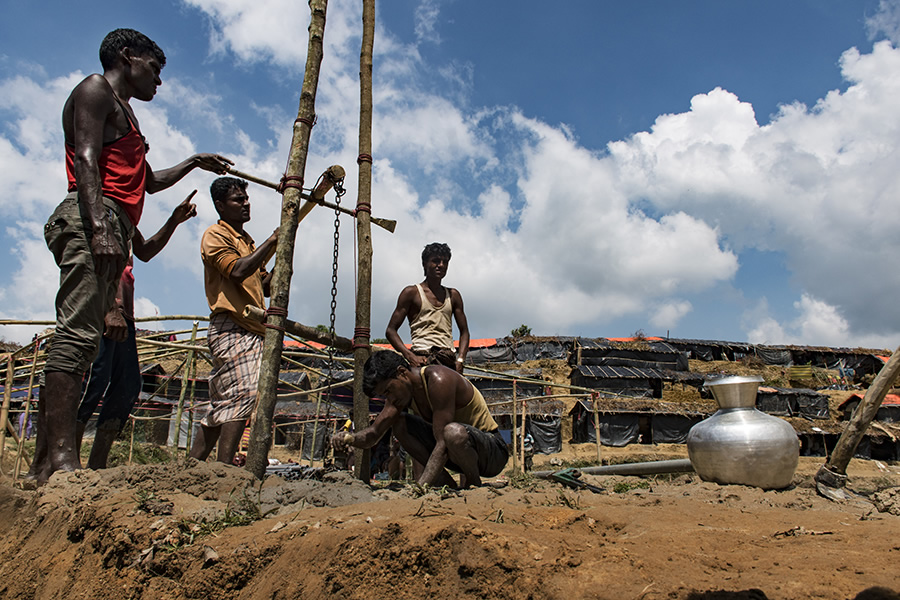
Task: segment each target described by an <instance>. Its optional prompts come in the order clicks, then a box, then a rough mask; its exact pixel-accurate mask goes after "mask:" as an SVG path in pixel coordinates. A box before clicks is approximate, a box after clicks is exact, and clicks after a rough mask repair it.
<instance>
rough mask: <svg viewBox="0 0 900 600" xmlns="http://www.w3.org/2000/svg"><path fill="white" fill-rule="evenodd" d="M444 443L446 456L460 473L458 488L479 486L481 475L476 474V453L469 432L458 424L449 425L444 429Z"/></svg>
mask: <svg viewBox="0 0 900 600" xmlns="http://www.w3.org/2000/svg"><path fill="white" fill-rule="evenodd" d="M444 442H445V443H446V444H447V455H448V457H449V458H450V460H452V461H453V462H454V463H456V466H457V467H459V468H460V470H461V471H462V477H461V478H460V487H463V488H465V487H469V486H479V485H481V474H480V473H479V472H478V452H476V451H475V445H474V444H472V440H471V438H469V432H468V431H466V428H465V427H463V426H462V425H460V424H459V423H449V424H448V425H447V426H446V427H445V428H444Z"/></svg>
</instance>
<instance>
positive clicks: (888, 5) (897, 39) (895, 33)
mask: <svg viewBox="0 0 900 600" xmlns="http://www.w3.org/2000/svg"><path fill="white" fill-rule="evenodd" d="M866 29H867V30H868V32H869V39H877V38H878V37H879V36H880V35H884V36H885V37H886V38H887V39H889V40H891V41H892V42H893V43H894V45H895V46H896V45H900V1H898V0H881V1H880V2H879V3H878V10H877V11H876V12H875V14H873V15H872V16H870V17H869V18H867V19H866Z"/></svg>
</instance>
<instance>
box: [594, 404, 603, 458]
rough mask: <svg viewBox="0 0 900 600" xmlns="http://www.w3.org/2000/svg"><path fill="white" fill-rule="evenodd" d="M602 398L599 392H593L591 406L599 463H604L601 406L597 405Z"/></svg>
mask: <svg viewBox="0 0 900 600" xmlns="http://www.w3.org/2000/svg"><path fill="white" fill-rule="evenodd" d="M599 399H600V396H599V394H596V393H595V394H593V395H592V396H591V406H592V407H593V409H594V441H595V442H597V464H598V465H601V464H603V459H602V458H601V457H600V446H601V444H600V414H599V407H598V406H597V401H598V400H599Z"/></svg>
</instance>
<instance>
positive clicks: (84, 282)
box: [44, 192, 134, 374]
mask: <svg viewBox="0 0 900 600" xmlns="http://www.w3.org/2000/svg"><path fill="white" fill-rule="evenodd" d="M103 206H104V208H105V209H106V210H107V212H108V213H109V220H110V223H112V224H113V228H114V231H115V235H116V239H117V241H118V242H119V246H120V249H121V251H122V256H123V258H122V264H123V265H124V264H125V258H126V257H127V256H128V253H129V250H130V245H131V236H132V234H133V232H134V227H133V226H132V225H131V221H129V220H128V217H127V216H126V215H125V213H124V211H122V208H121V207H120V206H119V205H118V204H116V203H115V202H113V201H112V200H109V199H108V198H104V199H103ZM92 236H93V229H92V228H91V222H90V218H89V217H88V216H87V212H86V209H85V208H84V207H83V206H82V205H81V203H80V202H79V201H78V195H77V193H75V192H72V193H71V194H69V195H68V196H66V199H65V200H63V201H62V202H61V203H60V205H59V206H57V207H56V210H55V211H53V214H52V215H51V216H50V219H49V220H48V221H47V224H46V225H45V226H44V240H45V241H46V242H47V248H49V249H50V251H51V252H52V253H53V258H54V259H55V260H56V264H57V266H58V267H59V292H57V294H56V331H55V333H54V335H53V341H52V342H51V343H50V348H49V350H48V351H47V363H46V365H45V366H44V370H45V371H62V372H65V373H79V374H80V373H84V372H85V371H86V370H87V369H88V367H90V365H91V363H92V362H93V360H94V357H96V356H97V351H98V349H99V347H100V339H101V338H102V337H103V318H104V317H105V316H106V313H107V311H108V310H109V309H110V307H112V305H113V303H114V302H115V300H116V291H117V290H118V289H119V278H120V277H121V275H122V273H115V274H111V275H110V278H109V279H103V280H101V279H99V278H98V277H97V274H96V272H95V270H94V255H93V254H92V253H91V237H92Z"/></svg>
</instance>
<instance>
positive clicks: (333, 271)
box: [328, 179, 347, 384]
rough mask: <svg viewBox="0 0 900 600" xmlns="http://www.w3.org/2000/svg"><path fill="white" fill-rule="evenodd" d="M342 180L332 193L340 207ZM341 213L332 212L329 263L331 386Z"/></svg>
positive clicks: (343, 190) (329, 365)
mask: <svg viewBox="0 0 900 600" xmlns="http://www.w3.org/2000/svg"><path fill="white" fill-rule="evenodd" d="M343 184H344V180H343V179H341V180H338V181H336V182H334V192H335V199H334V203H335V205H336V206H340V205H341V197H342V196H343V195H344V194H346V193H347V190H345V189H344V185H343ZM340 216H341V212H340V211H339V210H338V209H337V208H335V210H334V253H333V261H332V263H331V315H330V320H329V323H328V335H329V337H330V338H331V343H330V344H329V346H328V383H329V384H331V383H333V382H334V378H333V375H332V371H333V370H334V340H335V331H334V319H335V314H336V313H337V282H338V249H339V247H340V232H341V219H340Z"/></svg>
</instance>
